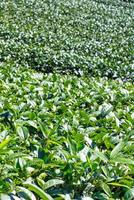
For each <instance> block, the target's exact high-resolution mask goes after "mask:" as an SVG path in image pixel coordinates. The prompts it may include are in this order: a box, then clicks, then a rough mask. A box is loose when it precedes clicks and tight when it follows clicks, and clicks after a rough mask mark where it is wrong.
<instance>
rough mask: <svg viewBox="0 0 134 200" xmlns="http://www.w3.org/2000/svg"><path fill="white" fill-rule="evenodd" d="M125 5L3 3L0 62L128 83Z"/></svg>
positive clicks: (129, 31) (133, 63)
mask: <svg viewBox="0 0 134 200" xmlns="http://www.w3.org/2000/svg"><path fill="white" fill-rule="evenodd" d="M127 2H132V1H119V0H112V1H111V0H96V1H95V0H82V1H81V0H72V1H69V0H43V1H42V0H38V1H35V0H26V1H22V0H21V1H15V0H14V1H11V0H3V1H1V2H0V61H2V62H6V63H7V62H8V61H9V62H13V63H17V64H21V65H23V66H31V67H34V68H36V69H39V70H43V71H46V72H52V71H56V70H58V71H61V72H62V73H63V72H66V71H71V72H75V73H77V74H80V75H81V74H82V73H86V74H87V73H88V74H92V75H103V76H104V75H106V76H108V77H110V78H111V77H114V78H117V77H119V76H120V77H121V78H125V79H132V78H133V76H134V73H133V70H134V37H133V36H134V23H133V20H134V4H133V3H127Z"/></svg>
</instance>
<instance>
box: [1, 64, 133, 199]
mask: <svg viewBox="0 0 134 200" xmlns="http://www.w3.org/2000/svg"><path fill="white" fill-rule="evenodd" d="M0 77H1V80H0V96H1V101H0V112H1V113H2V114H1V116H0V132H1V133H0V141H1V143H0V192H2V193H8V195H10V197H14V199H15V196H18V199H24V200H25V199H26V200H27V199H31V200H34V199H36V198H35V196H36V197H38V198H37V199H43V200H45V199H52V198H54V199H81V198H82V197H83V199H84V196H85V197H86V196H88V197H91V199H122V198H123V199H126V200H128V199H133V197H134V189H132V188H133V186H134V179H133V176H134V160H133V158H134V157H133V156H134V152H133V149H134V131H133V125H134V105H133V96H134V87H133V85H132V83H130V82H127V83H123V82H122V81H121V80H117V81H115V80H113V81H108V80H106V79H104V78H98V79H97V78H90V79H89V78H84V77H83V78H82V77H80V78H78V77H76V76H70V75H65V76H63V75H56V74H49V75H43V74H41V73H37V72H34V71H32V70H25V68H22V69H20V68H18V69H16V67H12V68H10V67H8V66H7V65H6V66H5V67H4V66H3V67H2V68H1V69H0ZM31 184H32V185H31ZM59 184H60V185H59ZM30 191H31V192H32V193H31V192H30ZM33 192H34V193H33ZM41 195H42V196H41ZM43 195H44V196H43ZM49 195H50V196H49ZM22 196H23V198H22ZM1 198H2V197H1ZM3 199H4V200H5V196H4V197H3ZM89 199H90V198H89Z"/></svg>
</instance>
